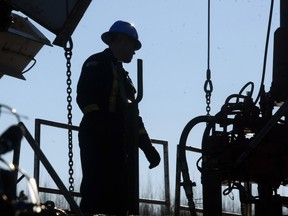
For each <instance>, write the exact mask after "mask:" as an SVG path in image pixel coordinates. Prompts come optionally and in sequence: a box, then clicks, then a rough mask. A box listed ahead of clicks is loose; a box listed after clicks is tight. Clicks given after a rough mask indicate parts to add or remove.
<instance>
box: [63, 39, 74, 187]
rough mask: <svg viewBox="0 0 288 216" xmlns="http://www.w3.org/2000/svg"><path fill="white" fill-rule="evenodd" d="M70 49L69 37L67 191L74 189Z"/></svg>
mask: <svg viewBox="0 0 288 216" xmlns="http://www.w3.org/2000/svg"><path fill="white" fill-rule="evenodd" d="M72 49H73V42H72V38H71V37H69V38H68V40H67V43H66V45H65V48H64V50H65V58H66V68H67V71H66V76H67V81H66V84H67V103H68V105H67V111H68V114H67V118H68V125H69V129H68V150H69V151H68V157H69V161H68V165H69V171H68V173H69V184H70V185H69V191H74V178H73V174H74V170H73V136H72V96H71V94H72V88H71V84H72V80H71V58H72Z"/></svg>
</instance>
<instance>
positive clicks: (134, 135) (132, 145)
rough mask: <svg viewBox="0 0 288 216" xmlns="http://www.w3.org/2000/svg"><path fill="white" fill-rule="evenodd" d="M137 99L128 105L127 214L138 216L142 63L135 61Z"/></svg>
mask: <svg viewBox="0 0 288 216" xmlns="http://www.w3.org/2000/svg"><path fill="white" fill-rule="evenodd" d="M137 75H138V77H137V78H138V80H137V81H138V83H137V89H138V93H137V97H136V99H135V101H134V102H133V103H130V104H128V112H129V115H128V131H129V137H128V143H127V146H128V203H129V204H128V205H129V214H133V215H139V152H138V137H139V136H138V103H139V102H140V101H141V100H142V97H143V61H142V60H141V59H138V60H137Z"/></svg>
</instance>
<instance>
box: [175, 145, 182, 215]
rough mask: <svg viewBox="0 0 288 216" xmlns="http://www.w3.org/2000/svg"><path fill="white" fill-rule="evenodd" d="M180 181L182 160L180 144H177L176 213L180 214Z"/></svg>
mask: <svg viewBox="0 0 288 216" xmlns="http://www.w3.org/2000/svg"><path fill="white" fill-rule="evenodd" d="M180 181H181V171H180V161H179V145H177V150H176V180H175V184H176V186H175V206H174V214H175V216H179V214H180Z"/></svg>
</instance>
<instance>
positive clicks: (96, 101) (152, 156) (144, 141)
mask: <svg viewBox="0 0 288 216" xmlns="http://www.w3.org/2000/svg"><path fill="white" fill-rule="evenodd" d="M134 94H135V88H134V87H133V84H132V82H131V80H130V78H129V77H128V73H127V72H126V71H125V70H124V69H123V67H122V63H120V62H117V61H116V59H115V58H114V56H113V54H112V52H111V50H110V49H109V48H107V49H105V50H104V51H103V52H101V53H97V54H94V55H92V56H90V57H89V58H88V59H87V60H86V61H85V62H84V64H83V67H82V72H81V75H80V78H79V82H78V85H77V103H78V105H79V107H80V109H81V110H82V112H83V114H84V116H83V119H82V121H81V123H80V129H79V146H80V154H81V165H82V172H83V178H82V182H81V188H80V192H81V196H82V200H81V204H80V207H81V209H82V211H83V212H87V213H106V214H121V213H123V214H125V212H126V211H127V208H128V207H127V197H126V195H127V171H128V170H127V164H126V163H127V149H126V141H125V140H126V139H127V133H129V132H127V125H126V123H127V121H126V119H127V115H129V113H128V112H127V103H128V102H129V101H133V100H134ZM128 100H129V101H128ZM137 125H138V126H139V142H138V145H139V147H140V148H141V149H142V150H143V152H144V154H145V156H146V158H147V159H148V161H149V162H150V166H152V167H155V166H157V165H158V164H159V162H160V156H159V154H158V152H157V151H156V150H155V148H154V147H153V146H152V144H151V141H150V139H149V137H148V134H147V133H146V130H145V128H144V125H143V122H142V119H141V117H140V116H137Z"/></svg>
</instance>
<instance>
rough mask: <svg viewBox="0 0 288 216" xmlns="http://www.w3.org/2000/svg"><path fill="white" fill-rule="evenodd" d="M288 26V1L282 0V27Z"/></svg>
mask: <svg viewBox="0 0 288 216" xmlns="http://www.w3.org/2000/svg"><path fill="white" fill-rule="evenodd" d="M287 26H288V1H287V0H280V27H287Z"/></svg>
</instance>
